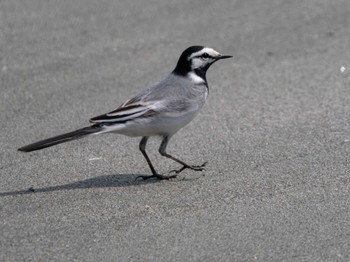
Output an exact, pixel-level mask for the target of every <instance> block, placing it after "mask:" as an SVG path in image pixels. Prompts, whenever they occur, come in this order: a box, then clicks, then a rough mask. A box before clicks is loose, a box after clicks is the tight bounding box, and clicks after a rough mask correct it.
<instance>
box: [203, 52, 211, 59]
mask: <svg viewBox="0 0 350 262" xmlns="http://www.w3.org/2000/svg"><path fill="white" fill-rule="evenodd" d="M209 57H210V56H209V55H208V53H204V54H203V55H202V58H204V59H208V58H209Z"/></svg>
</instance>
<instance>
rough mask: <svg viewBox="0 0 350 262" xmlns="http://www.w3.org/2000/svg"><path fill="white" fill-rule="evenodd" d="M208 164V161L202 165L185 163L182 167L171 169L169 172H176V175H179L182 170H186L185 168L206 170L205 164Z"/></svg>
mask: <svg viewBox="0 0 350 262" xmlns="http://www.w3.org/2000/svg"><path fill="white" fill-rule="evenodd" d="M207 164H208V162H204V163H203V164H201V165H200V166H190V165H183V167H181V168H180V169H174V170H171V171H170V172H169V173H172V172H174V173H175V174H176V175H178V174H179V173H181V172H182V171H184V170H185V169H187V168H188V169H191V170H194V171H204V170H205V166H206V165H207Z"/></svg>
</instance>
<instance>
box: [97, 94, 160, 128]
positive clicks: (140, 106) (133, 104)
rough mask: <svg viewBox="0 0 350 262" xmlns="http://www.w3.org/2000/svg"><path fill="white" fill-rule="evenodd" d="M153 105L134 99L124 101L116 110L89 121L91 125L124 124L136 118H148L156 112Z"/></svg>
mask: <svg viewBox="0 0 350 262" xmlns="http://www.w3.org/2000/svg"><path fill="white" fill-rule="evenodd" d="M152 105H154V103H152V102H150V101H149V102H143V101H140V100H137V99H135V98H133V99H130V100H128V101H126V102H125V103H124V104H122V105H121V106H119V107H118V108H117V109H115V110H113V111H111V112H109V113H107V114H103V115H100V116H96V117H93V118H91V119H90V122H91V123H125V122H127V121H130V120H133V119H135V118H137V117H149V116H151V115H153V114H155V113H156V112H155V111H154V110H153V106H152Z"/></svg>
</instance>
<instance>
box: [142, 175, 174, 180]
mask: <svg viewBox="0 0 350 262" xmlns="http://www.w3.org/2000/svg"><path fill="white" fill-rule="evenodd" d="M176 177H177V175H171V176H163V175H159V174H153V175H151V176H137V177H136V178H135V181H136V180H137V179H139V178H142V179H143V180H148V179H150V178H157V179H160V180H169V179H173V178H176Z"/></svg>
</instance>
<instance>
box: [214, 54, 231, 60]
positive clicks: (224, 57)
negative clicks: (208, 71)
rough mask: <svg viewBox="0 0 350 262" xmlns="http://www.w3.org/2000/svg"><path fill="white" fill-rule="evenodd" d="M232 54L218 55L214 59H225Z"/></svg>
mask: <svg viewBox="0 0 350 262" xmlns="http://www.w3.org/2000/svg"><path fill="white" fill-rule="evenodd" d="M231 57H232V55H220V56H218V57H217V58H216V60H221V59H226V58H231Z"/></svg>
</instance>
